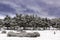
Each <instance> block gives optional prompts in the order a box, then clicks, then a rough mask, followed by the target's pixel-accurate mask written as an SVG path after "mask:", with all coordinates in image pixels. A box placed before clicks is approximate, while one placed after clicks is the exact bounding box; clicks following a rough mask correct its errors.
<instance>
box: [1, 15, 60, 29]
mask: <svg viewBox="0 0 60 40" xmlns="http://www.w3.org/2000/svg"><path fill="white" fill-rule="evenodd" d="M17 26H18V27H23V29H25V28H26V27H31V28H33V29H36V28H43V29H46V28H49V27H50V26H52V27H53V28H60V18H55V19H48V18H41V17H38V16H37V15H23V14H16V16H14V17H13V18H11V17H10V16H9V15H6V17H5V18H4V19H0V27H10V28H11V27H17Z"/></svg>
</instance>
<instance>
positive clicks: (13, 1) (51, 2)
mask: <svg viewBox="0 0 60 40" xmlns="http://www.w3.org/2000/svg"><path fill="white" fill-rule="evenodd" d="M16 13H18V14H20V13H23V14H35V15H38V16H41V17H47V18H56V17H60V0H0V18H4V17H5V15H10V16H14V15H15V14H16Z"/></svg>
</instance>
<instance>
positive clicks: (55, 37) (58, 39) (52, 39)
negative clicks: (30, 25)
mask: <svg viewBox="0 0 60 40" xmlns="http://www.w3.org/2000/svg"><path fill="white" fill-rule="evenodd" d="M54 31H55V32H56V34H54ZM27 32H31V31H27ZM32 32H34V31H32ZM36 32H39V33H40V37H35V38H31V37H30V38H29V37H7V34H1V31H0V40H60V31H59V30H44V31H37V30H36Z"/></svg>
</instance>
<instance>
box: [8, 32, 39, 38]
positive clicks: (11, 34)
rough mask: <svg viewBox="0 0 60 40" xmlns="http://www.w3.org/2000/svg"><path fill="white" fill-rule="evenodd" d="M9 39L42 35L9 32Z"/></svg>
mask: <svg viewBox="0 0 60 40" xmlns="http://www.w3.org/2000/svg"><path fill="white" fill-rule="evenodd" d="M7 36H8V37H39V36H40V34H39V33H38V32H33V33H27V32H19V33H15V32H8V34H7Z"/></svg>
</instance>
